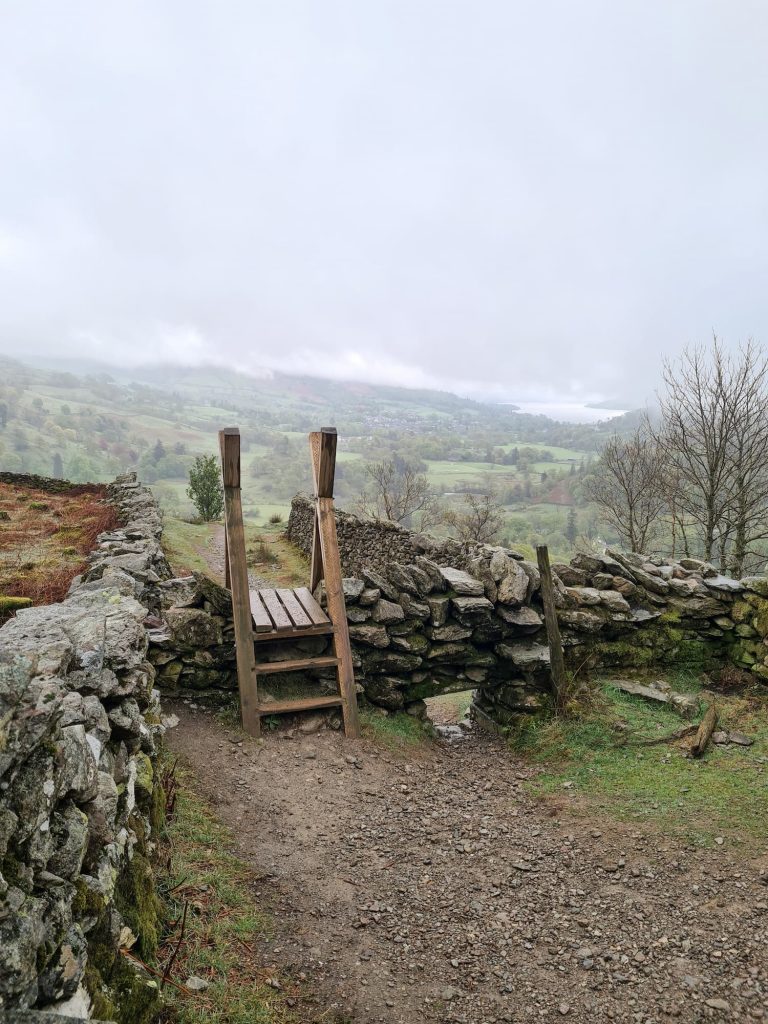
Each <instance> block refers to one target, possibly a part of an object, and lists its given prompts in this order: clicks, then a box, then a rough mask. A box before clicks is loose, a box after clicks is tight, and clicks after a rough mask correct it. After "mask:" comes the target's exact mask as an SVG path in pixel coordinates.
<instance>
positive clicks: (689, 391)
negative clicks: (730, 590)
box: [654, 338, 733, 560]
mask: <svg viewBox="0 0 768 1024" xmlns="http://www.w3.org/2000/svg"><path fill="white" fill-rule="evenodd" d="M729 378H730V366H729V360H728V357H727V356H726V354H725V353H724V352H723V349H722V346H721V345H720V343H719V342H718V340H717V338H715V339H714V341H713V345H712V351H711V353H710V352H708V351H707V350H706V349H704V348H702V347H700V346H699V347H696V348H689V349H686V350H685V351H684V352H683V354H682V356H681V357H680V359H679V360H678V361H677V362H676V363H672V362H670V361H669V360H667V361H666V362H665V363H664V370H663V380H664V389H663V392H662V393H661V394H660V395H659V405H660V407H661V425H660V427H658V428H657V429H655V430H654V440H655V442H656V444H657V445H658V448H659V450H660V452H661V454H662V456H663V458H664V461H665V462H666V463H667V464H668V465H669V467H670V469H671V474H670V476H671V477H675V478H676V479H677V481H678V485H679V487H678V490H677V495H676V498H677V508H678V509H679V511H680V513H681V514H682V515H683V516H684V517H685V519H687V520H688V521H689V522H690V523H692V525H693V527H694V529H695V530H696V532H697V533H698V534H699V537H700V540H701V546H702V553H703V555H704V558H706V559H707V560H709V559H711V558H712V555H713V552H714V551H715V546H716V544H718V543H719V544H721V545H722V544H723V543H724V541H725V542H727V536H725V537H724V534H727V523H726V519H725V510H726V506H727V503H728V486H727V485H728V472H729V461H728V438H729V434H730V431H731V428H732V423H733V403H732V401H731V400H730V398H729V396H728V390H729V386H730V380H729Z"/></svg>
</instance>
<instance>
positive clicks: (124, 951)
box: [120, 949, 193, 996]
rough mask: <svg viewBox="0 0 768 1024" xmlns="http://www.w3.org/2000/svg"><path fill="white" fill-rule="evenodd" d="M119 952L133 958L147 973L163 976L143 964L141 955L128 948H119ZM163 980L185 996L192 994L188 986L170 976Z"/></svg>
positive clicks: (158, 976) (130, 958)
mask: <svg viewBox="0 0 768 1024" xmlns="http://www.w3.org/2000/svg"><path fill="white" fill-rule="evenodd" d="M120 952H121V953H122V955H123V956H127V957H128V959H129V960H133V961H134V963H137V964H139V965H140V966H141V967H143V968H144V970H145V971H147V972H148V973H149V974H154V976H155V977H156V978H163V975H162V974H161V973H160V971H156V970H155V968H154V967H150V966H149V964H145V963H144V961H143V960H142V959H141V957H139V956H136V954H135V953H132V952H131V951H130V949H121V950H120ZM165 982H168V984H169V985H173V987H174V988H177V989H178V990H179V992H183V993H184V995H185V996H191V995H192V994H193V993H192V992H190V990H189V989H188V988H185V987H184V985H180V984H179V983H178V982H177V981H174V980H173V979H172V978H163V984H165Z"/></svg>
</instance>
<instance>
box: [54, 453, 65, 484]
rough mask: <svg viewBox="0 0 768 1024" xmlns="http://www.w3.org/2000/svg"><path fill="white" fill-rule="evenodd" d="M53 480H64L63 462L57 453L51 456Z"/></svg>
mask: <svg viewBox="0 0 768 1024" xmlns="http://www.w3.org/2000/svg"><path fill="white" fill-rule="evenodd" d="M53 479H54V480H63V479H64V462H63V461H62V458H61V455H59V453H58V452H56V454H55V455H54V456H53Z"/></svg>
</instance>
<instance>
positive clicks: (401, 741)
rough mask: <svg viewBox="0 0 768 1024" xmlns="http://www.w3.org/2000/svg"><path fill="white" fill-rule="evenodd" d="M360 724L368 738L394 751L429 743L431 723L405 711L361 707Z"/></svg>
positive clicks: (368, 706)
mask: <svg viewBox="0 0 768 1024" xmlns="http://www.w3.org/2000/svg"><path fill="white" fill-rule="evenodd" d="M360 725H361V729H362V734H363V736H364V737H366V739H370V740H373V741H374V743H378V744H379V745H381V746H383V747H386V748H387V749H388V750H392V751H394V752H397V751H404V750H408V751H409V752H412V751H413V749H414V747H418V746H421V745H423V744H425V743H429V742H430V739H431V734H430V729H431V726H430V724H429V723H428V722H427V723H424V722H422V721H420V720H419V719H418V718H414V716H413V715H408V714H406V713H405V712H404V711H398V712H394V713H392V712H386V713H384V712H383V711H382V709H381V708H374V707H371V706H370V705H367V706H362V707H361V708H360Z"/></svg>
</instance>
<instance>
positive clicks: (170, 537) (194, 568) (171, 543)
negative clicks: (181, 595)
mask: <svg viewBox="0 0 768 1024" xmlns="http://www.w3.org/2000/svg"><path fill="white" fill-rule="evenodd" d="M221 529H222V527H221V523H188V522H186V521H185V520H183V519H172V518H171V517H170V516H166V517H165V520H164V521H163V549H164V550H165V553H166V555H167V557H168V560H169V562H170V563H171V566H172V568H173V570H174V572H176V573H177V574H178V575H179V576H185V575H188V574H189V573H191V572H204V573H210V567H209V561H208V557H206V552H207V551H209V550H210V544H211V542H212V541H213V539H214V537H215V536H216V534H217V532H219V531H220V530H221Z"/></svg>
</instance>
